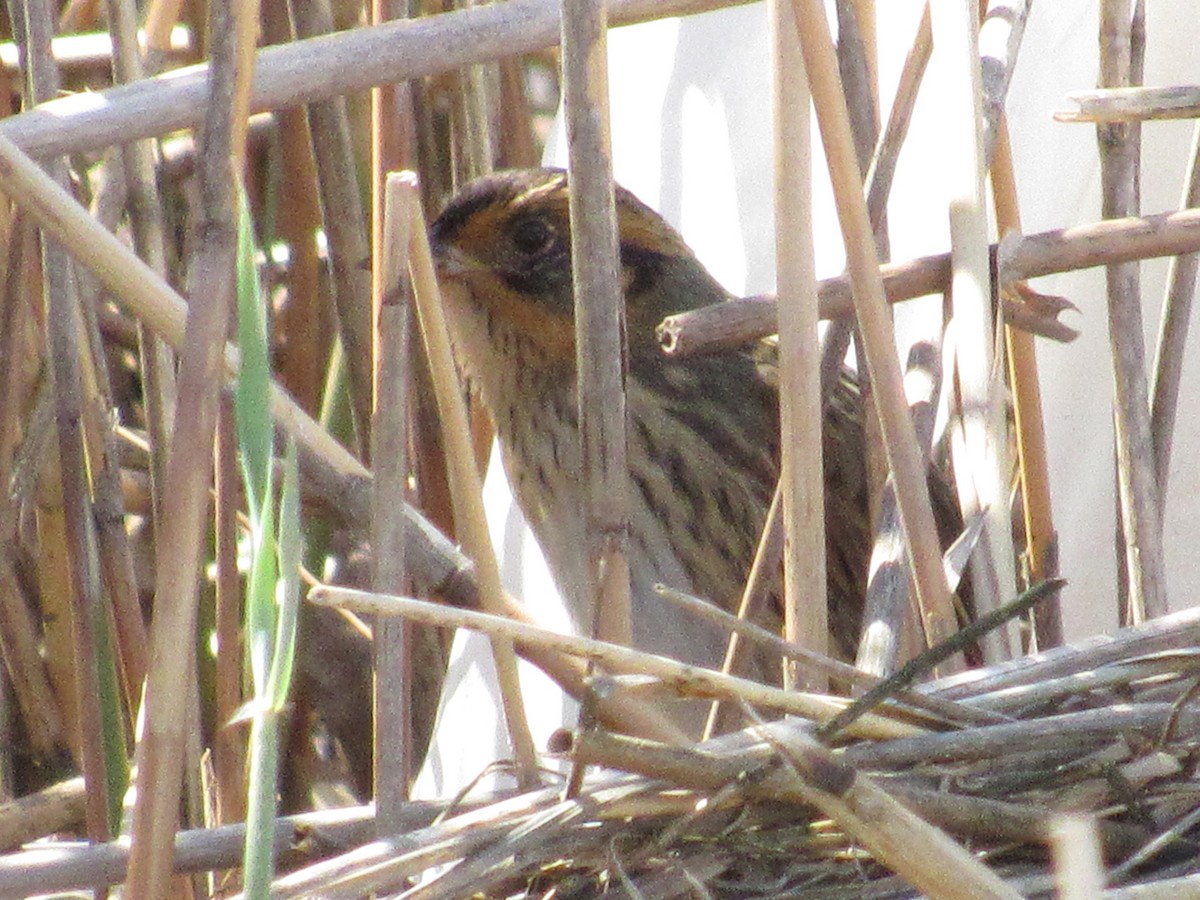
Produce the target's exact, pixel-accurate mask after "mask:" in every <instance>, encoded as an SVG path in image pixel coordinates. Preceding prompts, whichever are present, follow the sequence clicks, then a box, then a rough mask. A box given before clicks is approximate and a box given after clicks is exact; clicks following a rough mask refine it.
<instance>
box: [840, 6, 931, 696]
mask: <svg viewBox="0 0 1200 900" xmlns="http://www.w3.org/2000/svg"><path fill="white" fill-rule="evenodd" d="M839 28H840V26H839ZM932 48H933V38H932V34H931V26H930V21H929V5H928V3H926V4H924V9H923V11H922V15H921V19H920V22H919V24H918V26H917V33H916V36H915V37H914V39H913V44H912V46H911V47H910V48H909V52H908V55H907V56H906V58H905V62H904V68H903V70H902V71H901V73H900V79H899V82H898V84H897V86H896V96H895V97H894V98H893V100H892V107H891V112H890V113H889V115H888V122H887V128H886V130H885V131H884V132H883V133H882V134H881V135H880V134H876V137H875V141H876V145H875V147H874V152H873V153H871V154H870V157H869V158H864V150H863V145H864V143H865V142H864V141H863V138H862V135H861V134H860V132H862V131H863V126H861V125H858V124H857V122H858V120H857V119H856V120H853V121H852V122H851V124H852V125H854V126H855V142H856V146H857V149H858V155H859V164H860V166H861V168H862V169H863V171H864V173H865V174H864V176H863V180H864V184H865V191H866V195H867V214H868V216H869V217H870V219H871V224H872V226H873V227H874V229H875V241H876V245H877V246H878V247H879V249H880V254H881V258H886V256H887V250H888V243H887V231H886V218H885V215H884V214H885V211H886V208H887V199H888V195H889V193H890V191H891V185H892V177H893V176H894V174H895V170H896V161H897V159H898V158H899V155H900V148H901V146H902V145H903V143H904V138H905V136H906V135H907V133H908V126H909V123H910V120H911V117H912V111H913V106H914V104H915V103H916V97H917V89H918V87H919V86H920V84H921V80H922V78H923V76H924V73H925V68H926V65H927V64H928V62H929V56H930V53H931V51H932ZM838 55H839V59H841V57H842V55H843V51H842V47H841V42H840V41H839V47H838ZM870 65H871V64H870V63H869V62H868V66H870ZM844 68H845V65H844V64H843V69H844ZM852 112H853V110H852ZM873 128H874V132H876V133H877V132H878V130H879V129H878V124H877V123H873ZM843 327H846V326H845V325H843ZM830 328H831V330H830V331H827V332H826V336H827V339H828V337H829V335H831V334H833V333H834V331H833V329H832V323H831V326H830ZM841 356H842V354H841V353H839V354H838V356H837V358H836V359H831V358H830V357H829V356H828V353H827V355H826V359H825V360H824V365H825V367H826V370H825V372H824V373H823V375H822V382H823V383H829V381H830V380H831V379H832V378H833V377H836V376H837V374H838V369H840V367H841V365H842V359H841ZM912 362H913V360H912V358H911V355H910V362H909V366H908V372H907V374H906V376H905V379H904V383H905V393H906V395H907V397H908V400H909V408H910V410H911V412H912V414H913V416H914V423H915V424H916V425H917V439H918V443H919V444H920V445H921V449H922V451H923V452H924V453H925V455H926V456H928V447H929V440H930V438H927V437H925V436H924V433H923V431H922V428H921V418H922V416H923V414H922V413H921V412H920V410H921V409H922V408H924V407H925V406H926V405H927V403H928V402H929V401H930V399H931V398H930V397H921V396H918V395H917V394H914V393H913V392H912V388H914V387H917V388H919V387H922V386H927V385H929V382H928V381H927V380H925V379H921V378H917V379H914V378H913V377H912V375H913V371H912ZM835 363H836V365H837V367H838V368H837V369H835V368H834V364H835ZM938 368H939V371H938V375H937V377H936V378H934V379H933V385H931V386H932V387H933V389H934V391H936V390H937V389H938V387H939V386H940V384H941V375H940V366H939V367H938ZM863 375H864V373H860V382H861V385H862V389H863V403H864V404H866V403H868V402H869V396H870V392H871V391H873V388H872V386H871V383H870V379H869V378H864V377H863ZM934 397H936V394H935V395H934ZM865 427H866V429H867V438H868V454H869V455H868V461H869V468H868V471H869V472H870V473H871V485H870V487H871V493H870V504H869V509H870V510H871V521H872V522H873V523H874V531H875V538H874V545H873V548H872V551H871V560H870V563H869V565H868V576H867V595H866V601H865V603H864V608H863V628H862V637H861V640H860V641H859V648H858V651H857V653H856V665H857V666H858V667H859V668H860V669H862V670H864V671H866V672H872V673H875V674H877V675H883V674H886V673H888V672H890V671H892V670H894V669H895V667H896V665H897V662H898V660H899V651H900V647H901V638H902V637H903V635H904V629H905V627H906V626H907V628H908V629H909V631H910V632H911V635H912V637H913V638H915V636H916V623H915V622H914V621H913V620H912V619H911V617H910V616H909V615H908V607H909V577H908V570H907V567H906V566H905V564H904V563H905V552H904V545H903V540H902V539H901V534H902V532H901V525H900V518H899V510H898V509H897V507H896V487H895V483H894V482H893V481H891V480H890V479H889V478H887V477H886V472H884V470H885V469H886V465H885V464H884V462H883V460H882V459H881V455H882V453H883V448H882V444H881V443H880V436H879V433H878V430H879V426H878V423H877V421H876V420H875V418H874V417H870V416H869V417H867V420H866V422H865ZM929 433H930V434H932V431H931V430H930V432H929ZM879 472H884V476H885V477H884V478H883V480H882V482H880V480H879V479H878V478H876V477H875V476H876V474H877V473H879ZM911 643H912V645H914V646H915V645H916V643H917V641H916V640H913V641H912V642H911Z"/></svg>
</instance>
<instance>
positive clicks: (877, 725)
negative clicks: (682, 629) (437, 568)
mask: <svg viewBox="0 0 1200 900" xmlns="http://www.w3.org/2000/svg"><path fill="white" fill-rule="evenodd" d="M309 599H311V600H312V601H314V602H316V603H320V604H323V605H327V606H338V607H340V608H344V609H349V610H351V611H353V612H372V613H381V614H387V615H403V616H404V617H406V618H411V619H412V620H414V621H417V622H424V623H426V624H431V625H442V626H449V627H454V628H471V629H473V630H477V631H482V632H484V633H486V634H489V635H492V636H494V637H500V638H503V639H505V640H510V641H514V642H518V643H520V644H522V645H524V646H526V647H529V646H538V647H542V648H544V649H551V650H556V651H559V652H562V653H570V654H572V655H576V656H581V657H583V658H585V659H589V660H595V661H596V662H597V663H600V664H601V665H602V666H603V667H604V668H605V669H606V670H607V671H610V672H620V673H623V674H638V675H649V676H652V677H653V678H656V679H659V680H661V681H663V682H664V683H665V685H666V686H667V687H668V688H669V689H670V691H672V692H675V693H678V694H679V695H680V696H689V697H699V698H702V699H714V698H721V699H724V700H736V701H740V702H744V703H748V704H750V705H751V706H754V707H759V708H764V709H775V710H780V711H784V712H788V713H791V714H792V715H796V716H802V717H804V718H808V719H814V720H817V721H826V720H828V719H829V718H831V717H832V716H834V715H837V713H839V712H841V711H842V710H843V709H844V708H845V707H846V701H844V700H842V699H841V698H838V697H828V696H823V695H818V694H806V693H802V692H798V691H784V690H780V689H779V688H773V687H768V686H766V685H762V684H759V683H758V682H755V681H750V680H748V679H745V678H738V677H736V676H733V675H723V674H721V673H720V672H717V671H715V670H712V669H705V668H702V667H700V666H691V665H687V664H685V663H680V662H677V661H676V660H673V659H670V658H668V657H665V656H656V655H654V654H649V653H642V652H640V651H637V650H630V649H628V648H626V647H622V646H620V645H618V644H609V643H605V642H603V641H596V640H592V639H590V638H583V637H577V636H575V635H567V634H559V633H557V632H553V631H548V630H546V629H544V628H538V627H537V626H534V625H528V624H525V623H523V622H519V621H515V620H512V619H509V618H505V617H501V616H496V615H489V614H487V613H477V612H472V611H470V610H464V609H453V608H449V607H442V606H438V605H437V604H434V603H430V602H428V601H423V600H414V599H411V598H406V597H397V596H390V595H384V594H372V593H370V592H368V591H358V590H354V589H352V588H340V587H334V586H332V585H318V586H317V587H315V588H313V590H312V591H311V592H310V594H309ZM619 684H620V678H619V676H618V681H617V683H616V684H614V687H616V686H619ZM854 725H855V726H861V727H860V728H858V730H857V732H856V733H857V734H859V735H863V736H865V735H867V734H873V735H876V736H882V735H888V736H892V737H896V736H900V735H912V734H914V733H920V731H921V729H919V728H914V727H913V726H910V725H907V724H904V723H901V722H898V721H893V720H891V719H889V718H886V717H885V716H883V715H871V714H868V715H865V716H863V717H862V718H860V719H858V720H857V721H856V722H855V723H854Z"/></svg>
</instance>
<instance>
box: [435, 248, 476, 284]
mask: <svg viewBox="0 0 1200 900" xmlns="http://www.w3.org/2000/svg"><path fill="white" fill-rule="evenodd" d="M430 249H431V250H432V251H433V264H434V266H435V267H436V268H437V274H438V277H439V278H462V277H464V276H466V275H470V274H471V273H472V272H477V271H479V270H480V269H482V268H483V266H481V265H480V264H479V262H478V261H477V260H476V259H475V258H474V257H472V256H470V255H469V254H467V253H464V252H463V251H462V250H460V249H459V248H458V247H454V246H450V245H446V244H442V243H440V242H438V241H434V242H433V243H432V245H431V247H430Z"/></svg>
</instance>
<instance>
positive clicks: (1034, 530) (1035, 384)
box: [991, 117, 1063, 650]
mask: <svg viewBox="0 0 1200 900" xmlns="http://www.w3.org/2000/svg"><path fill="white" fill-rule="evenodd" d="M995 147H996V152H995V155H994V157H993V159H992V165H991V181H992V198H993V202H994V204H995V208H996V230H997V231H998V232H999V233H1000V234H1008V233H1009V232H1012V231H1015V232H1016V233H1018V234H1020V232H1021V210H1020V206H1019V205H1018V202H1017V183H1016V177H1015V175H1014V172H1013V163H1012V146H1011V145H1010V144H1009V140H1008V123H1007V122H1006V121H1005V119H1004V118H1003V117H1001V119H1000V122H999V124H998V127H997V129H996V144H995ZM1004 334H1005V340H1006V342H1007V349H1008V367H1009V382H1010V383H1011V385H1012V395H1013V396H1012V405H1013V426H1014V431H1015V433H1016V443H1017V461H1018V464H1019V468H1018V477H1019V478H1020V483H1021V500H1022V502H1021V511H1022V513H1023V515H1024V519H1025V553H1026V556H1027V560H1028V562H1027V565H1028V569H1029V580H1030V582H1032V583H1035V584H1036V583H1037V582H1039V581H1043V580H1045V579H1047V578H1051V577H1053V576H1055V575H1057V574H1058V573H1057V572H1056V571H1051V569H1052V568H1053V559H1052V551H1053V545H1054V543H1055V542H1056V540H1057V538H1056V535H1055V532H1054V518H1053V510H1052V508H1051V505H1050V463H1049V459H1048V457H1047V452H1046V423H1045V419H1044V418H1043V416H1042V391H1041V381H1040V380H1039V378H1038V362H1037V347H1036V346H1035V343H1034V340H1033V336H1032V335H1030V334H1027V333H1026V332H1023V331H1018V330H1017V329H1015V328H1013V327H1012V326H1011V325H1005V328H1004ZM1033 620H1034V624H1035V626H1036V628H1035V635H1036V639H1037V649H1038V650H1045V649H1047V648H1049V647H1057V646H1058V645H1059V644H1061V643H1062V641H1063V634H1062V606H1061V604H1060V603H1059V601H1058V597H1057V596H1055V597H1052V598H1050V600H1048V601H1047V602H1045V603H1042V604H1039V605H1038V606H1037V607H1035V608H1034V611H1033Z"/></svg>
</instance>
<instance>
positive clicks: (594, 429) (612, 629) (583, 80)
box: [562, 0, 633, 646]
mask: <svg viewBox="0 0 1200 900" xmlns="http://www.w3.org/2000/svg"><path fill="white" fill-rule="evenodd" d="M607 28H608V11H607V4H606V2H605V0H564V2H563V9H562V81H563V102H564V108H565V118H566V127H567V143H568V151H569V156H568V161H567V170H568V173H569V178H570V182H571V191H570V196H569V197H568V203H569V207H570V211H569V212H570V220H571V280H572V283H573V286H574V294H575V371H576V402H577V405H578V408H579V434H580V437H579V441H580V460H581V469H582V474H583V479H584V481H585V485H584V490H585V497H586V500H585V503H584V516H585V534H586V535H587V538H586V540H587V545H588V546H587V547H586V548H585V551H586V553H587V560H588V568H587V570H586V577H587V579H588V581H587V584H586V587H585V591H586V594H585V596H586V597H587V600H588V603H589V605H590V608H591V617H592V622H591V627H592V634H594V635H595V636H596V637H598V638H600V639H602V640H607V641H611V642H613V643H617V644H623V645H625V646H628V645H629V644H631V643H632V640H633V620H632V612H631V607H630V603H631V601H630V594H629V590H630V584H629V575H630V573H629V560H628V558H627V551H628V532H629V497H628V486H629V468H628V465H627V464H626V452H625V451H626V444H625V425H626V421H625V372H624V369H625V362H624V361H625V352H624V341H625V301H624V297H623V296H622V292H621V278H620V261H619V248H618V238H617V213H616V201H615V199H614V197H613V184H612V148H611V141H610V138H609V131H608V127H609V126H608V68H607V67H608V50H607V47H608V43H607V37H606V35H607Z"/></svg>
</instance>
